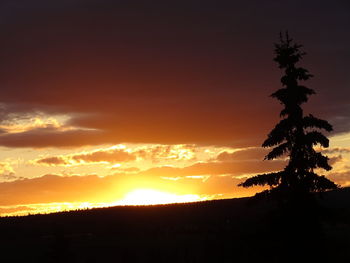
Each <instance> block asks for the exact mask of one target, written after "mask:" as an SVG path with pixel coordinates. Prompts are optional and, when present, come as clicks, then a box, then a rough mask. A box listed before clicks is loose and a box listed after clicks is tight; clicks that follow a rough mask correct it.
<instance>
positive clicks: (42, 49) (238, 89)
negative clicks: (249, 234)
mask: <svg viewBox="0 0 350 263" xmlns="http://www.w3.org/2000/svg"><path fill="white" fill-rule="evenodd" d="M349 13H350V3H349V1H342V0H336V1H314V0H310V1H301V0H294V1H289V0H288V1H274V0H268V1H260V0H255V1H232V0H230V1H229V0H227V1H226V0H225V1H221V0H219V1H205V0H202V1H199V0H198V1H195V0H186V1H182V0H177V1H164V0H163V1H140V0H138V1H133V0H121V1H119V0H109V1H108V0H85V1H83V0H50V1H47V0H31V1H25V0H4V1H1V3H0V30H1V41H0V54H1V56H0V87H1V95H0V109H1V110H0V118H1V123H0V146H1V147H0V173H1V175H0V215H8V214H18V213H20V214H27V213H36V212H51V211H57V210H65V209H76V208H86V207H92V206H106V205H118V204H140V203H142V202H143V203H146V204H147V203H155V202H158V203H161V202H163V203H168V202H183V201H199V200H207V199H217V198H231V197H241V196H249V195H253V194H254V193H255V192H257V191H259V190H261V189H258V188H251V189H250V188H249V189H245V188H241V187H238V186H237V184H238V183H239V182H241V181H242V180H244V178H247V177H249V176H252V175H255V174H257V173H264V172H270V171H275V170H279V169H281V168H283V167H284V165H285V161H284V160H275V161H263V158H264V155H265V154H266V153H267V151H268V150H267V149H262V148H260V146H261V143H262V142H263V140H264V139H265V137H266V135H267V133H268V132H269V131H270V130H271V129H272V128H273V127H274V125H275V124H276V123H277V122H278V120H279V116H278V114H279V111H280V109H281V105H279V104H278V102H277V101H275V100H273V99H272V98H270V97H269V95H270V94H271V93H272V92H273V91H275V90H276V89H278V88H279V87H280V82H279V81H280V77H281V74H282V72H280V70H279V69H278V67H277V65H276V64H275V63H274V62H273V60H272V58H273V56H274V54H273V49H274V46H273V43H274V42H276V41H278V34H279V32H280V31H281V30H286V29H288V30H289V32H290V35H291V36H292V37H293V38H294V39H295V40H296V41H297V42H299V43H301V44H303V45H304V46H305V48H304V50H305V51H307V53H308V55H307V56H306V57H305V59H304V60H303V61H302V62H301V65H302V66H304V67H306V68H307V69H309V70H310V71H311V73H312V74H313V75H315V77H314V78H313V79H312V80H310V81H308V83H305V85H307V86H309V87H310V88H313V89H315V90H316V92H317V94H316V95H315V96H312V97H311V98H310V101H309V103H308V104H307V105H305V106H306V107H305V111H306V112H307V113H312V114H313V115H315V116H317V117H319V118H323V119H327V120H328V121H329V122H330V123H331V124H332V125H333V126H334V132H332V133H330V134H327V136H330V139H331V143H330V144H331V145H330V148H329V149H327V150H325V151H324V152H325V153H326V154H327V155H328V156H329V157H330V159H331V164H332V165H333V168H334V169H333V170H331V171H330V172H327V174H326V175H327V176H328V177H329V178H331V179H332V180H334V181H335V182H336V183H338V184H340V185H342V186H350V161H349V160H350V72H349V71H350V70H349V69H350V67H349V61H350V48H349V47H350V34H349V28H350V16H349Z"/></svg>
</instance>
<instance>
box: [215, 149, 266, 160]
mask: <svg viewBox="0 0 350 263" xmlns="http://www.w3.org/2000/svg"><path fill="white" fill-rule="evenodd" d="M268 152H269V149H266V148H261V147H259V148H248V149H242V150H237V151H235V152H227V151H223V152H221V153H220V154H219V155H218V156H217V157H216V160H217V161H220V162H230V161H242V160H245V161H246V160H259V161H260V160H263V159H264V157H265V155H266V154H268Z"/></svg>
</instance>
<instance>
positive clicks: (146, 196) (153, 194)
mask: <svg viewBox="0 0 350 263" xmlns="http://www.w3.org/2000/svg"><path fill="white" fill-rule="evenodd" d="M201 200H203V198H201V197H200V196H199V195H194V194H188V195H177V194H172V193H167V192H162V191H158V190H152V189H138V190H134V191H132V192H129V193H128V194H126V195H125V197H124V198H123V199H122V200H120V201H117V202H116V203H114V204H115V205H156V204H171V203H187V202H196V201H201Z"/></svg>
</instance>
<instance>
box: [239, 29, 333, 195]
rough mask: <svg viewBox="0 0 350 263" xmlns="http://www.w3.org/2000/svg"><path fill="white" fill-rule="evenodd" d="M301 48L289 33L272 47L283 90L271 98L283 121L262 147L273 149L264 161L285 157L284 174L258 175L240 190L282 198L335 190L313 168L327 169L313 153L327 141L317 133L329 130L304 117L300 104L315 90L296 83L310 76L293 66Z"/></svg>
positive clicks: (325, 159)
mask: <svg viewBox="0 0 350 263" xmlns="http://www.w3.org/2000/svg"><path fill="white" fill-rule="evenodd" d="M301 48H302V46H301V45H298V44H295V43H293V40H292V39H291V38H289V35H288V32H286V34H285V36H283V35H282V33H280V43H277V44H275V54H276V56H275V58H274V61H276V62H277V63H278V65H279V68H280V69H283V70H284V75H283V76H282V78H281V82H282V85H283V88H281V89H279V90H277V91H276V92H275V93H273V94H272V95H271V96H272V97H273V98H276V99H278V100H279V101H280V103H281V104H282V105H283V106H284V109H283V110H282V111H281V113H280V117H281V118H282V120H281V121H280V122H279V123H278V124H277V125H276V126H275V128H274V129H273V130H272V131H271V132H270V133H269V134H268V138H267V139H266V140H265V141H264V143H263V144H262V147H274V148H273V149H272V150H271V152H270V153H269V154H267V155H266V156H265V159H264V160H273V159H276V158H278V157H281V156H287V157H288V159H289V162H288V164H287V166H286V167H285V168H284V170H283V171H279V172H273V173H268V174H260V175H257V176H254V177H251V178H248V179H247V180H246V181H245V182H243V183H241V184H239V186H243V187H251V186H256V185H260V186H264V185H269V186H270V189H269V190H265V191H263V192H261V193H259V194H258V195H266V194H281V195H282V196H284V197H291V196H298V197H301V196H304V195H305V194H309V193H311V192H320V191H325V190H330V189H335V188H337V185H336V184H335V183H333V182H332V181H330V180H329V179H327V178H326V177H324V176H320V175H317V174H316V173H315V169H317V168H323V169H325V170H327V171H328V170H330V169H332V167H331V166H330V165H329V164H328V160H329V159H328V157H327V156H324V155H322V153H320V152H316V151H315V149H314V146H315V145H318V144H319V145H321V146H322V147H325V148H327V147H328V146H329V140H328V139H327V137H326V136H324V135H323V134H322V133H321V132H319V131H318V130H321V129H324V130H326V131H328V132H330V131H332V126H331V125H330V124H329V123H328V122H327V121H325V120H321V119H318V118H316V117H314V116H313V115H311V114H310V115H308V116H304V114H303V109H302V107H301V105H302V104H303V103H305V102H307V101H308V97H309V96H310V95H312V94H315V91H314V90H312V89H310V88H307V87H305V86H302V85H300V84H299V82H300V81H306V80H308V79H310V78H311V77H312V75H311V74H310V73H309V71H308V70H307V69H304V68H302V67H297V66H296V63H297V62H298V61H299V60H301V58H302V57H303V56H304V55H305V54H306V53H305V52H303V51H301V50H300V49H301Z"/></svg>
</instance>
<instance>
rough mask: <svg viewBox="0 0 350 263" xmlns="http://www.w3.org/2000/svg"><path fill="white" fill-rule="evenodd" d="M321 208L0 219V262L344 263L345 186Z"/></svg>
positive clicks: (348, 202)
mask: <svg viewBox="0 0 350 263" xmlns="http://www.w3.org/2000/svg"><path fill="white" fill-rule="evenodd" d="M320 204H321V208H320V209H317V211H318V212H314V211H311V212H310V211H309V212H307V211H302V210H298V209H297V208H295V210H293V212H290V211H289V212H286V211H282V210H281V209H278V208H276V207H275V206H274V205H272V204H271V203H258V204H254V203H252V202H251V199H249V198H245V199H232V200H220V201H209V202H200V203H192V204H179V205H166V206H150V207H114V208H105V209H93V210H88V211H75V212H65V213H56V214H50V215H34V216H27V217H12V218H1V219H0V249H1V254H0V262H4V263H7V262H200V263H203V262H218V263H221V262H350V255H349V248H350V189H342V190H339V191H336V192H331V193H327V194H325V197H324V199H323V200H320ZM311 210H312V209H311ZM320 211H321V212H320ZM313 213H314V214H317V216H316V215H315V216H312V214H313Z"/></svg>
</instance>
